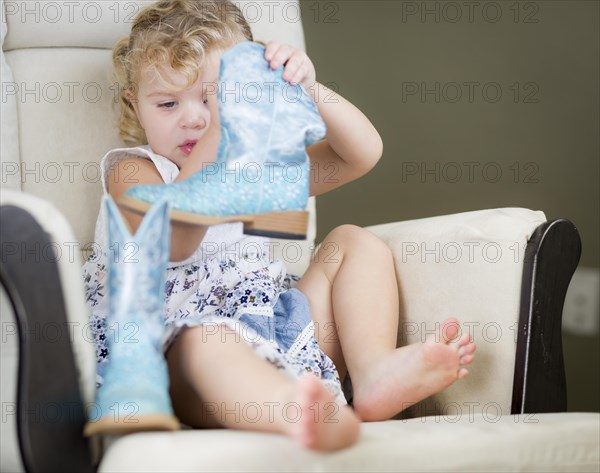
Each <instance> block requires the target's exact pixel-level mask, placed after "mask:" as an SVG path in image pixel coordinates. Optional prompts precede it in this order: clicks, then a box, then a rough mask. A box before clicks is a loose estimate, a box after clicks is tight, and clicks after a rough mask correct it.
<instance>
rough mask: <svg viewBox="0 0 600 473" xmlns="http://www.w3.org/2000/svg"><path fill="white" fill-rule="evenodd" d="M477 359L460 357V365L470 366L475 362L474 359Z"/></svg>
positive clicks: (470, 356) (468, 356)
mask: <svg viewBox="0 0 600 473" xmlns="http://www.w3.org/2000/svg"><path fill="white" fill-rule="evenodd" d="M474 358H475V355H463V356H461V357H460V360H459V362H460V364H461V365H469V364H471V363H472V362H473V359H474Z"/></svg>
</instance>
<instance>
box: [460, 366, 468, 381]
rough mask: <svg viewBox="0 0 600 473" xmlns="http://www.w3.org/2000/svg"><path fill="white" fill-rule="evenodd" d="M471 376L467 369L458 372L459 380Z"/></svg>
mask: <svg viewBox="0 0 600 473" xmlns="http://www.w3.org/2000/svg"><path fill="white" fill-rule="evenodd" d="M468 375H469V370H468V369H466V368H461V369H459V370H458V379H463V378H466V377H467V376H468Z"/></svg>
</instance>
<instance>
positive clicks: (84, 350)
mask: <svg viewBox="0 0 600 473" xmlns="http://www.w3.org/2000/svg"><path fill="white" fill-rule="evenodd" d="M0 219H1V220H2V225H1V227H0V241H1V246H2V264H1V265H0V282H1V283H2V286H3V288H4V290H5V292H6V296H7V299H8V306H9V308H10V309H11V311H12V313H13V314H14V319H15V322H16V324H15V325H16V328H17V329H18V330H11V333H12V334H13V336H16V334H17V333H18V348H19V363H18V382H17V389H16V392H17V405H16V424H17V431H18V437H19V447H20V451H21V458H22V461H23V464H24V466H25V469H26V470H27V471H37V470H45V469H50V470H57V471H59V470H60V471H92V470H93V467H92V460H91V451H90V445H89V444H88V441H87V439H85V438H84V437H83V435H82V431H83V425H84V423H85V421H86V413H85V409H86V406H87V404H89V403H91V402H93V400H94V391H95V353H94V342H93V338H92V337H91V336H90V331H89V319H88V315H87V310H86V308H85V304H84V300H83V288H82V287H83V282H82V279H81V272H80V269H81V264H80V261H79V252H78V251H77V250H75V248H76V245H75V242H76V240H75V238H74V237H73V234H72V232H71V230H70V228H69V226H68V224H67V223H66V220H65V219H64V217H63V216H62V215H61V214H60V213H59V212H58V211H57V210H56V209H55V208H54V206H52V205H51V204H50V203H48V202H47V201H44V200H43V199H40V198H37V197H33V196H31V195H28V194H26V193H23V192H20V191H12V190H8V189H2V193H1V195H0ZM5 328H6V327H3V331H4V329H5ZM5 335H6V334H5ZM5 381H8V382H10V383H11V384H13V386H14V381H15V380H14V379H13V380H3V383H4V382H5ZM65 452H69V454H68V455H67V454H65Z"/></svg>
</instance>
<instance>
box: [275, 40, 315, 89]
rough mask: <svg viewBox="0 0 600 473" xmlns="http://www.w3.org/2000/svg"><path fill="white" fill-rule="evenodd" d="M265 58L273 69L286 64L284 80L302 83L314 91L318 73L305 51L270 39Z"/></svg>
mask: <svg viewBox="0 0 600 473" xmlns="http://www.w3.org/2000/svg"><path fill="white" fill-rule="evenodd" d="M265 59H266V60H267V61H268V62H269V65H270V66H271V69H277V68H279V67H280V66H281V65H282V64H283V65H284V66H285V67H284V69H283V80H285V81H287V82H289V83H290V84H300V85H301V86H302V87H304V89H305V90H306V91H307V92H310V91H312V89H313V87H314V85H315V82H316V78H317V73H316V71H315V66H314V65H313V63H312V61H311V60H310V59H309V57H308V56H307V55H306V53H305V52H304V51H301V50H300V49H296V48H294V47H293V46H290V45H288V44H280V43H278V42H277V41H269V43H268V44H267V50H266V51H265Z"/></svg>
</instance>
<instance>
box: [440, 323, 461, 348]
mask: <svg viewBox="0 0 600 473" xmlns="http://www.w3.org/2000/svg"><path fill="white" fill-rule="evenodd" d="M459 332H460V324H459V323H458V320H456V319H455V318H454V317H450V318H448V319H446V320H444V322H442V327H441V329H440V333H441V339H442V341H443V342H445V343H448V342H450V341H452V340H454V339H455V338H456V337H457V336H458V333H459Z"/></svg>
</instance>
